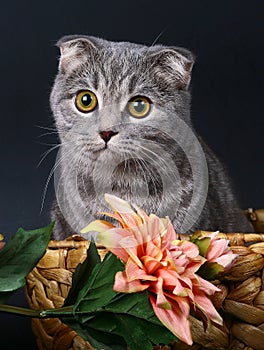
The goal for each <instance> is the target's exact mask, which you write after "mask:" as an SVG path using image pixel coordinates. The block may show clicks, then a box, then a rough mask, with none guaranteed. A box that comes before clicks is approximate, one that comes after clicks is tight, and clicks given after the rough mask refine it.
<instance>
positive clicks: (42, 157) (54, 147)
mask: <svg viewBox="0 0 264 350" xmlns="http://www.w3.org/2000/svg"><path fill="white" fill-rule="evenodd" d="M59 147H61V144H60V143H59V144H57V145H55V146H53V147H51V148H50V149H48V150H47V151H46V152H44V153H43V154H42V155H41V159H40V161H39V162H38V164H37V168H39V167H40V165H41V164H42V163H43V161H44V159H45V158H46V157H47V156H48V155H49V154H50V153H51V152H52V151H54V150H55V149H57V148H59Z"/></svg>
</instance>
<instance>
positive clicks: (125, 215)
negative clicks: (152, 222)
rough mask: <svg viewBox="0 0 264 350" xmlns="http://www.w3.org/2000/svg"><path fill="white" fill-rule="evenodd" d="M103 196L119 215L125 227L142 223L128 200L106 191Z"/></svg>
mask: <svg viewBox="0 0 264 350" xmlns="http://www.w3.org/2000/svg"><path fill="white" fill-rule="evenodd" d="M104 197H105V201H106V202H107V203H108V204H109V205H110V207H111V208H112V209H113V210H114V212H115V213H117V214H118V215H120V217H121V218H122V220H123V223H124V225H125V226H126V227H133V226H138V225H140V224H142V220H141V218H140V217H139V216H138V215H137V214H136V213H135V211H134V210H133V209H132V208H131V206H130V205H129V203H128V202H126V201H125V200H123V199H121V198H118V197H116V196H113V195H112V194H108V193H106V194H105V196H104Z"/></svg>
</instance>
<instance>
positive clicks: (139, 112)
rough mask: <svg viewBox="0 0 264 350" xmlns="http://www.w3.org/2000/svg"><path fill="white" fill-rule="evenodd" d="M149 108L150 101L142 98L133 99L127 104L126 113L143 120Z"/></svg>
mask: <svg viewBox="0 0 264 350" xmlns="http://www.w3.org/2000/svg"><path fill="white" fill-rule="evenodd" d="M150 108H151V101H150V100H149V99H148V98H147V97H144V96H136V97H133V98H132V99H131V100H130V101H129V102H128V111H129V113H130V114H131V115H132V117H135V118H144V117H146V116H147V115H148V114H149V112H150Z"/></svg>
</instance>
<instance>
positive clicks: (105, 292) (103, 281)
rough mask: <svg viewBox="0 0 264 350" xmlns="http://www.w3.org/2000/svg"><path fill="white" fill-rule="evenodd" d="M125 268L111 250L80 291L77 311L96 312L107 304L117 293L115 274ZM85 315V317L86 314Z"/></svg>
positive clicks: (76, 302) (76, 303)
mask: <svg viewBox="0 0 264 350" xmlns="http://www.w3.org/2000/svg"><path fill="white" fill-rule="evenodd" d="M123 269H124V265H123V264H122V262H121V261H120V260H119V259H118V258H117V257H116V256H115V255H113V254H112V253H110V252H109V253H108V254H107V255H106V256H105V258H104V260H103V261H102V262H101V263H100V264H97V265H96V266H95V268H94V269H93V272H92V274H91V275H90V277H89V279H88V281H87V283H86V285H85V286H84V288H83V289H82V290H81V291H80V292H79V295H78V297H77V299H76V301H75V305H74V308H75V312H77V311H85V312H86V313H87V312H94V311H96V310H98V309H99V308H101V307H103V306H104V305H106V304H107V303H108V302H109V301H110V300H111V299H112V298H113V297H114V296H115V295H116V292H115V291H114V290H113V285H114V279H115V275H116V273H117V272H118V271H121V270H123ZM80 317H81V316H80ZM83 317H84V319H85V317H86V315H84V316H83ZM82 322H83V320H82Z"/></svg>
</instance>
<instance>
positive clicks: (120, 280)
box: [113, 271, 149, 293]
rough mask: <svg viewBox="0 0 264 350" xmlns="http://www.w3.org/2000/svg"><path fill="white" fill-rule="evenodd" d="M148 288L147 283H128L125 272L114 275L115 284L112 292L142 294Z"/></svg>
mask: <svg viewBox="0 0 264 350" xmlns="http://www.w3.org/2000/svg"><path fill="white" fill-rule="evenodd" d="M148 288H149V283H144V284H142V283H141V282H140V281H139V280H134V281H131V282H128V280H127V277H126V273H125V271H123V272H121V271H119V272H117V273H116V275H115V283H114V286H113V290H114V291H115V292H120V293H135V292H142V291H143V290H145V289H148Z"/></svg>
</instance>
